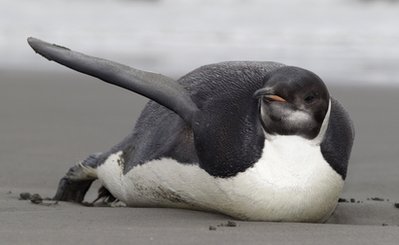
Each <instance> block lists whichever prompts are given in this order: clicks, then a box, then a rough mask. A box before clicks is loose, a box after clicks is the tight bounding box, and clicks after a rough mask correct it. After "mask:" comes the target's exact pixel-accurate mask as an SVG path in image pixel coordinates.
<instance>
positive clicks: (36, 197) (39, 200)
mask: <svg viewBox="0 0 399 245" xmlns="http://www.w3.org/2000/svg"><path fill="white" fill-rule="evenodd" d="M30 201H31V202H32V203H34V204H40V203H42V202H43V198H42V197H41V196H40V195H39V194H33V195H32V196H31V197H30Z"/></svg>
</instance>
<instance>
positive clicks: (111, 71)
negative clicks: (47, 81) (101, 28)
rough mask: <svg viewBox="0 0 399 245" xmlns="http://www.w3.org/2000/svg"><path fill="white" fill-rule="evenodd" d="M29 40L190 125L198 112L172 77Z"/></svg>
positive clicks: (63, 61) (44, 51)
mask: <svg viewBox="0 0 399 245" xmlns="http://www.w3.org/2000/svg"><path fill="white" fill-rule="evenodd" d="M28 43H29V45H30V46H31V47H32V48H33V50H35V52H37V53H39V54H40V55H42V56H43V57H45V58H46V59H48V60H53V61H55V62H57V63H59V64H62V65H64V66H67V67H69V68H71V69H73V70H76V71H78V72H81V73H84V74H87V75H90V76H93V77H96V78H99V79H101V80H103V81H105V82H107V83H110V84H114V85H116V86H119V87H122V88H125V89H127V90H130V91H133V92H136V93H138V94H141V95H143V96H145V97H147V98H149V99H151V100H154V101H156V102H158V103H159V104H161V105H163V106H165V107H167V108H169V109H170V110H172V111H174V112H176V113H177V114H178V115H179V116H180V117H182V118H183V119H184V120H185V121H186V122H188V123H189V124H192V120H193V117H194V114H195V113H196V112H197V111H198V107H197V105H196V104H195V103H194V102H193V101H192V99H191V96H190V94H189V93H188V92H187V90H186V89H185V88H184V87H183V86H181V85H180V84H178V83H177V82H176V81H174V80H173V79H171V78H169V77H166V76H163V75H161V74H156V73H152V72H147V71H142V70H138V69H134V68H132V67H129V66H126V65H122V64H119V63H116V62H113V61H110V60H106V59H101V58H97V57H92V56H89V55H85V54H83V53H79V52H75V51H72V50H70V49H68V48H66V47H62V46H60V45H56V44H50V43H47V42H44V41H41V40H39V39H36V38H33V37H30V38H28Z"/></svg>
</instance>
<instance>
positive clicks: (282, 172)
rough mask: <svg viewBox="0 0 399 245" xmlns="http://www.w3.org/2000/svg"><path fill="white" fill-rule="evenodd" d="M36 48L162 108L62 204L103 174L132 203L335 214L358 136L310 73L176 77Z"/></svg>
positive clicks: (61, 195)
mask: <svg viewBox="0 0 399 245" xmlns="http://www.w3.org/2000/svg"><path fill="white" fill-rule="evenodd" d="M30 44H31V46H32V47H33V48H34V49H35V50H36V51H37V52H39V53H40V54H42V55H43V56H45V57H46V58H48V59H51V60H55V61H57V62H59V63H61V64H64V65H66V66H68V67H71V68H72V69H76V70H78V71H81V72H83V73H87V74H89V75H93V76H96V77H98V78H100V79H102V80H104V81H107V82H110V83H113V84H116V85H118V86H121V87H124V88H127V89H130V90H132V91H136V92H138V93H140V94H143V95H145V96H147V97H149V98H151V99H153V100H155V101H156V102H155V101H150V102H149V103H148V104H147V105H146V107H145V108H144V110H143V112H142V113H141V115H140V118H139V119H138V121H137V123H136V126H135V129H134V130H133V132H132V133H131V134H130V135H129V136H128V137H126V138H125V139H124V140H123V141H122V142H121V143H119V144H118V145H116V146H115V147H113V148H112V149H111V150H110V151H108V152H105V153H101V154H97V155H93V156H91V157H89V158H88V159H86V160H85V161H83V162H82V163H80V164H79V165H77V166H75V167H73V168H71V169H70V170H69V172H68V173H67V175H66V176H65V177H64V178H63V179H62V180H61V182H60V186H59V189H58V192H57V194H56V197H55V199H57V200H72V201H82V200H83V197H84V194H85V193H86V191H87V189H88V188H89V187H90V184H91V182H92V181H93V180H94V179H97V178H98V179H99V180H100V181H101V182H102V183H103V185H104V187H105V188H106V189H107V190H108V191H109V192H110V193H111V194H112V196H114V197H115V198H117V199H119V200H121V201H123V202H124V203H126V204H127V205H129V206H144V207H147V206H151V207H179V208H189V209H198V210H210V211H216V212H221V213H225V214H227V215H230V216H232V217H235V218H239V219H245V220H267V221H302V222H321V221H324V220H326V219H327V218H328V217H329V215H330V214H331V212H332V211H333V210H334V208H335V206H336V203H337V200H338V197H339V194H340V192H341V190H342V187H343V183H344V179H345V176H346V169H347V163H348V160H349V155H350V151H351V147H352V142H353V135H354V133H353V128H352V125H351V122H350V119H349V117H348V115H347V114H346V112H345V111H344V110H343V108H342V107H341V106H340V105H339V103H338V102H337V101H336V100H334V99H332V98H330V96H329V94H328V91H327V89H326V88H325V86H324V83H323V82H322V81H321V80H320V79H319V78H318V77H317V76H316V75H314V74H313V73H311V72H309V71H306V70H303V69H300V68H296V67H288V66H284V65H283V64H279V63H274V62H223V63H218V64H212V65H207V66H203V67H201V68H198V69H196V70H194V71H193V72H191V73H189V74H187V75H186V76H184V77H182V78H181V79H179V80H178V81H171V80H169V79H167V78H165V79H164V78H163V77H161V76H160V75H156V74H153V73H146V72H142V71H138V70H134V69H132V68H128V67H124V66H121V65H119V64H115V63H112V62H109V61H104V60H100V59H97V58H92V57H88V56H85V55H82V54H79V53H75V52H72V51H70V50H68V49H65V48H62V47H59V46H54V45H50V44H47V43H44V42H41V41H39V40H36V39H30ZM110 67H111V68H110ZM115 67H116V68H117V69H116V68H115ZM104 68H105V69H104ZM129 69H130V70H129ZM104 70H105V71H104ZM124 72H126V73H127V75H126V74H125V73H124ZM131 75H133V76H131ZM127 80H132V81H127ZM137 81H138V82H137ZM153 81H155V82H153ZM146 82H148V83H146Z"/></svg>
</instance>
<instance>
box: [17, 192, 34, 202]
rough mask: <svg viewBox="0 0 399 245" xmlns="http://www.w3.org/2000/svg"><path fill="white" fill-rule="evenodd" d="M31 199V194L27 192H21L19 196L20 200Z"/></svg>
mask: <svg viewBox="0 0 399 245" xmlns="http://www.w3.org/2000/svg"><path fill="white" fill-rule="evenodd" d="M30 198H31V194H30V193H29V192H22V193H21V194H19V199H20V200H29V199H30Z"/></svg>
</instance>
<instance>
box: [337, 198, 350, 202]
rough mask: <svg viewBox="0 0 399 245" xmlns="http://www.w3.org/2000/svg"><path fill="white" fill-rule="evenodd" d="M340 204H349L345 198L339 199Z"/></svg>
mask: <svg viewBox="0 0 399 245" xmlns="http://www.w3.org/2000/svg"><path fill="white" fill-rule="evenodd" d="M338 202H348V201H347V200H346V199H345V198H339V199H338Z"/></svg>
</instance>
